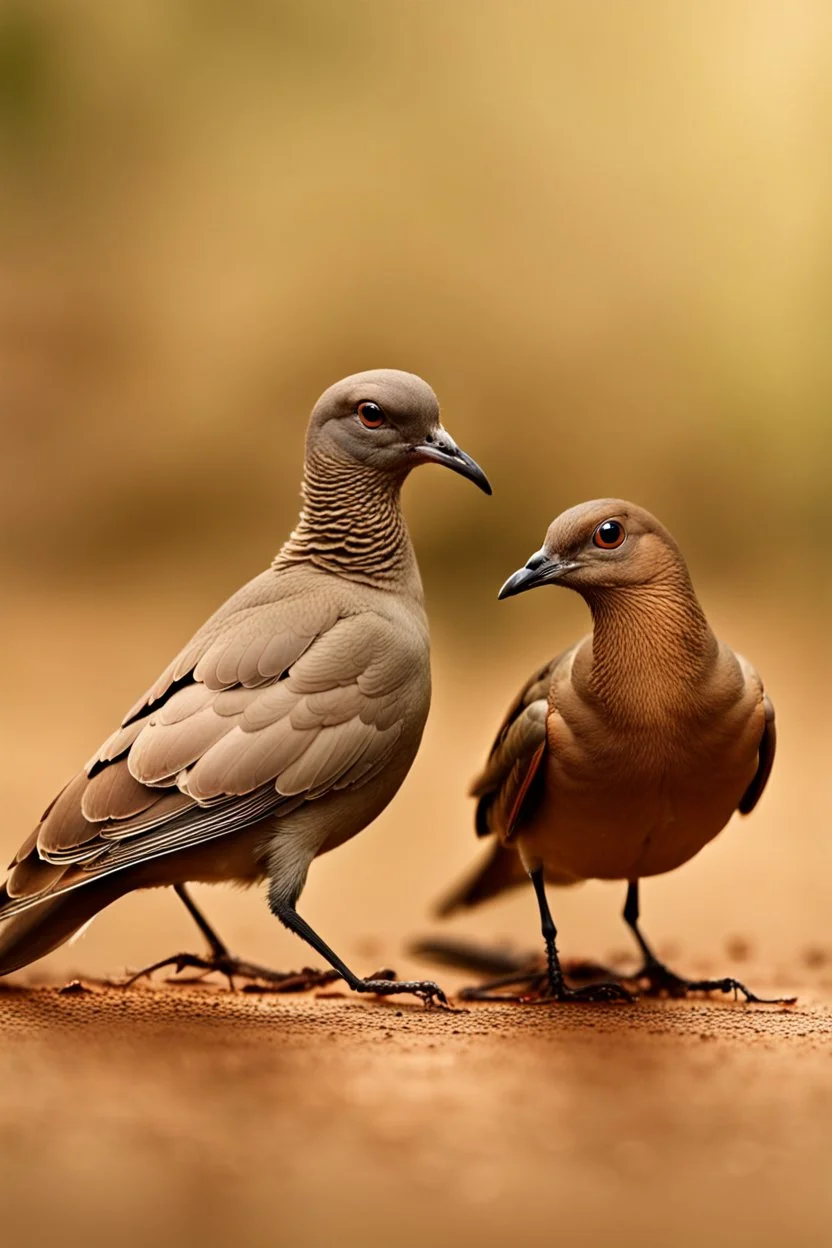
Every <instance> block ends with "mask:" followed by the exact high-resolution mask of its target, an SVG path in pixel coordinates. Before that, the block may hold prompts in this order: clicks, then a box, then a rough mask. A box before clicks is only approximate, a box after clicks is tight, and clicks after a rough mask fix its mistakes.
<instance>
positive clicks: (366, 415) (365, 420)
mask: <svg viewBox="0 0 832 1248" xmlns="http://www.w3.org/2000/svg"><path fill="white" fill-rule="evenodd" d="M355 410H356V412H357V413H358V419H359V420H360V421H361V423H362V425H364V427H365V429H380V428H381V426H382V425H383V424H384V412H383V411H382V410H381V408H380V407H379V405H378V403H370V402H364V403H359V404H358V407H357V408H356V409H355Z"/></svg>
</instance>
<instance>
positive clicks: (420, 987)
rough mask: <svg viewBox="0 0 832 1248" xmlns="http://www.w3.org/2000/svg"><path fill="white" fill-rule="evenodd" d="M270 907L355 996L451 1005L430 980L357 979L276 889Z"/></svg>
mask: <svg viewBox="0 0 832 1248" xmlns="http://www.w3.org/2000/svg"><path fill="white" fill-rule="evenodd" d="M269 906H270V908H271V911H272V914H274V915H275V916H276V917H277V918H278V919H280V922H281V923H282V924H283V925H284V927H288V929H289V931H290V932H294V933H295V935H296V936H300V938H301V940H305V941H306V943H307V944H308V945H311V946H312V948H313V949H314V950H315V951H316V953H319V954H320V955H321V957H322V958H326V960H327V962H328V963H329V964H330V966H332V967H334V968H335V970H336V971H337V972H338V974H339V975H340V976H341V977H342V978H343V979H344V980H345V981H346V983H347V984H348V985H349V986H350V988H352V989H353V991H354V992H369V993H373V994H374V995H375V996H379V997H391V996H398V995H399V994H401V993H412V994H413V996H416V997H420V998H421V999H422V1001H424V1003H425V1005H433V1004H434V1003H437V1002H438V1004H439V1005H443V1006H447V1005H448V998H447V997H446V996H445V993H444V992H443V991H442V989H441V988H440V987H439V985H438V984H435V983H434V982H433V980H430V979H425V980H420V979H412V980H408V979H403V980H396V979H386V978H385V979H360V978H359V976H358V975H356V974H355V973H354V972H353V971H351V970H350V968H349V967H348V966H347V965H346V963H345V962H342V961H341V959H340V958H339V957H338V954H337V953H335V952H334V951H333V950H332V949H330V947H329V945H328V944H327V943H326V941H324V940H322V939H321V937H320V936H319V935H318V933H317V932H316V931H315V930H314V929H313V928H311V927H310V926H309V924H308V923H307V922H306V920H305V919H302V918H301V916H300V915H299V914H298V912H297V910H296V909H295V907H294V905H293V904H292V903H291V902H288V901H286V900H285V898H284V897H282V896H281V895H280V893H279V892H278V890H277V889H275V888H272V890H271V891H270V893H269Z"/></svg>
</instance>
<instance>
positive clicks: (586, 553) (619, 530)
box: [499, 498, 687, 598]
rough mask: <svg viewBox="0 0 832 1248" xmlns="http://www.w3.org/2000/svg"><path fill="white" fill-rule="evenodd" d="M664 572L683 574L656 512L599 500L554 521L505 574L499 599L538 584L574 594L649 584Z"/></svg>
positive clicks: (678, 555) (621, 501)
mask: <svg viewBox="0 0 832 1248" xmlns="http://www.w3.org/2000/svg"><path fill="white" fill-rule="evenodd" d="M668 573H675V574H677V575H678V574H680V573H681V575H683V576H684V577H685V578H687V570H686V568H685V562H684V559H683V557H682V554H681V552H680V550H679V547H678V546H677V545H676V543H675V542H674V540H673V538H672V537H671V536H670V534H669V533H668V531H667V529H665V528H664V526H663V525H661V524H660V523H659V521H658V520H657V519H656V518H655V516H651V514H650V512H649V511H645V510H644V508H643V507H637V506H636V505H635V503H628V502H625V500H624V499H622V498H599V499H594V500H593V501H592V502H590V503H581V504H579V506H577V507H572V508H570V510H569V511H565V512H563V514H562V515H560V516H558V518H557V519H556V520H553V521H552V523H551V524H550V526H549V531H548V533H547V534H546V540H545V542H544V543H543V545H542V547H541V548H540V550H538V551H535V553H534V554H533V555H532V556H531V557H530V558H529V560H528V561H527V563H526V565H525V567H522V568H520V569H519V571H517V572H515V573H514V575H513V576H510V577H509V579H508V580H507V581H506V583H505V585H503V587H502V589H501V590H500V594H499V597H500V598H510V597H512V595H514V594H522V593H523V592H524V590H527V589H534V588H536V587H537V586H538V585H565V586H567V587H568V588H569V589H576V590H578V592H579V593H592V592H593V591H598V590H602V591H604V590H615V589H617V588H619V587H622V586H630V587H633V586H638V585H649V584H651V583H652V582H655V581H658V580H660V579H664V578H665V577H666V576H667V575H668Z"/></svg>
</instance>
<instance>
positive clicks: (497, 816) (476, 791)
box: [471, 651, 570, 840]
mask: <svg viewBox="0 0 832 1248" xmlns="http://www.w3.org/2000/svg"><path fill="white" fill-rule="evenodd" d="M569 653H570V651H566V652H564V653H563V654H559V655H558V656H557V658H555V659H552V661H551V662H550V663H547V664H546V666H545V667H542V668H540V669H539V671H537V672H535V673H534V675H533V676H531V677H530V678H529V680H527V681H526V683H525V685H524V686H523V688H522V689H521V690H520V692H519V694H518V695H517V697H516V698H515V699H514V701H513V702H512V704H511V706H510V707H509V709H508V712H507V713H506V716H505V718H504V720H503V722H502V723H501V725H500V728H499V730H498V732H497V736H496V737H495V738H494V743H493V745H492V746H491V750H490V752H489V755H488V759H487V761H486V764H485V767H484V768H483V770H482V771H481V772H480V774H479V776H477V778H476V779H475V780H474V783H473V784H472V785H471V796H472V797H477V798H479V801H478V802H477V811H476V816H475V826H476V831H477V836H488V835H489V833H492V832H496V833H498V835H499V836H500V838H501V840H510V839H511V836H512V834H513V833H514V831H515V830H516V828H517V826H518V823H519V822H522V819H523V817H524V816H525V817H527V816H528V814H529V811H530V809H532V808H533V807H534V803H535V800H536V798H537V796H538V794H537V789H536V786H535V779H536V778H537V777H538V776H539V775H540V774H541V770H540V769H541V764H542V762H543V759H544V757H545V754H546V719H547V716H548V713H549V688H550V686H551V683H552V678H553V676H554V673H555V670H556V669H557V667H558V665H559V664H560V663H561V662H562V661H563V659H564V658H565V657H566V655H567V654H569Z"/></svg>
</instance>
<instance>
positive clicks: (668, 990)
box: [628, 962, 797, 1005]
mask: <svg viewBox="0 0 832 1248" xmlns="http://www.w3.org/2000/svg"><path fill="white" fill-rule="evenodd" d="M628 978H629V979H631V980H632V981H633V982H635V983H638V984H641V985H645V986H644V987H643V988H642V993H643V995H644V996H645V997H662V996H668V997H675V998H677V999H679V998H683V997H687V996H688V995H689V994H690V993H692V992H724V993H726V994H727V993H730V992H732V993H733V994H734V1000H735V1001H736V1000H737V997H738V995H739V994H740V993H742V996H743V998H744V1004H746V1005H794V1003H795V1002H796V1001H797V997H758V996H757V994H756V993H754V992H752V991H751V989H750V988H746V986H745V984H743V983H742V982H741V981H740V980H738V979H734V978H733V977H732V976H726V977H724V978H722V979H685V978H683V976H681V975H677V974H676V973H675V971H671V970H670V969H669V968H668V967H666V966H664V965H663V964H662V963H661V962H657V963H655V964H653V963H646V964H645V965H644V966H643V967H642V968H641V970H640V971H637V972H636V974H635V975H632V976H628Z"/></svg>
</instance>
